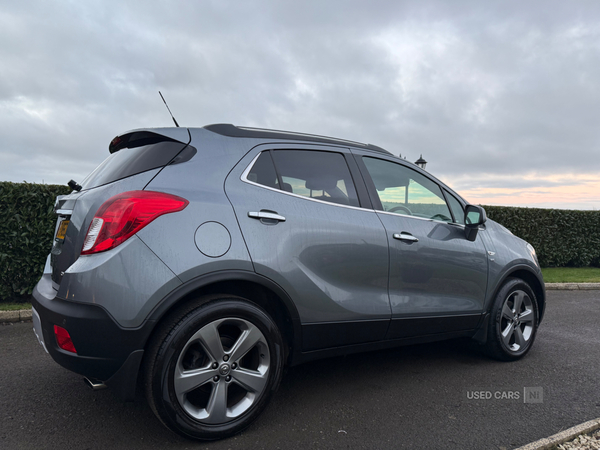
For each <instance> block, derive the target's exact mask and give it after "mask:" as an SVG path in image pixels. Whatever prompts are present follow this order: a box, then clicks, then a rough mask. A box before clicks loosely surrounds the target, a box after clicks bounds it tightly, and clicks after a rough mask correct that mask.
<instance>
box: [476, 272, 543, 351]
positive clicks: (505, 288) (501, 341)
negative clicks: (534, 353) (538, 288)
mask: <svg viewBox="0 0 600 450" xmlns="http://www.w3.org/2000/svg"><path fill="white" fill-rule="evenodd" d="M538 317H539V316H538V305H537V300H536V298H535V294H534V293H533V290H532V289H531V287H530V286H529V285H528V284H527V283H526V282H525V281H523V280H521V279H518V278H509V279H508V280H506V281H505V283H504V284H503V285H502V287H501V288H500V290H499V291H498V294H497V295H496V299H495V300H494V304H493V306H492V310H491V314H490V323H489V327H488V339H487V343H486V346H485V350H486V352H487V353H488V355H490V356H491V357H493V358H495V359H498V360H501V361H514V360H517V359H519V358H522V357H523V356H525V354H526V353H527V352H528V351H529V350H530V349H531V346H532V345H533V341H534V340H535V335H536V332H537V327H538Z"/></svg>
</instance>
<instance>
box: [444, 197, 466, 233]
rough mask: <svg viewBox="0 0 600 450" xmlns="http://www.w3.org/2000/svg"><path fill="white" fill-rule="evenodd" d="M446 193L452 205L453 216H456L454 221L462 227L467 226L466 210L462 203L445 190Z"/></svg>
mask: <svg viewBox="0 0 600 450" xmlns="http://www.w3.org/2000/svg"><path fill="white" fill-rule="evenodd" d="M444 192H445V193H446V198H447V199H448V203H449V204H450V209H451V210H452V214H453V215H454V221H455V222H456V223H460V224H462V225H464V224H465V210H464V209H463V207H462V205H461V204H460V202H459V201H458V200H457V199H456V197H454V195H452V194H451V193H450V192H448V191H446V190H444Z"/></svg>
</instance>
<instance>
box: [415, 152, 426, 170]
mask: <svg viewBox="0 0 600 450" xmlns="http://www.w3.org/2000/svg"><path fill="white" fill-rule="evenodd" d="M415 164H416V165H417V166H419V167H420V168H421V169H423V170H425V166H426V165H427V161H425V160H424V159H423V154H421V156H420V157H419V159H417V160H416V161H415Z"/></svg>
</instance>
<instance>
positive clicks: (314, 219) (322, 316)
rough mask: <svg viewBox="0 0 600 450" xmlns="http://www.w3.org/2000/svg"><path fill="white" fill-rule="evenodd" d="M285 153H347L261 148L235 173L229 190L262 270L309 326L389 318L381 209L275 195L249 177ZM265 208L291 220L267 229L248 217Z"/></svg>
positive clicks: (256, 264)
mask: <svg viewBox="0 0 600 450" xmlns="http://www.w3.org/2000/svg"><path fill="white" fill-rule="evenodd" d="M280 148H294V149H297V150H303V149H304V150H322V151H335V152H339V153H348V149H345V148H337V147H326V146H315V145H302V144H293V143H288V144H268V145H260V146H257V147H255V148H254V149H252V151H251V152H250V153H248V154H247V155H246V156H245V157H244V159H242V161H241V162H240V164H238V165H237V166H236V167H235V168H234V169H233V170H232V171H231V173H230V174H229V176H228V178H227V181H226V183H225V189H226V191H227V195H228V197H229V199H230V200H231V202H232V204H233V205H234V208H235V211H236V215H237V218H238V221H239V224H240V227H241V229H242V233H243V234H244V237H245V240H246V244H247V245H248V249H249V251H250V254H251V256H252V261H253V263H254V268H255V270H256V271H257V272H258V273H260V274H262V275H264V276H266V277H268V278H271V279H272V280H273V281H275V282H276V283H278V284H279V285H281V286H282V287H283V288H284V290H285V291H286V292H288V294H289V295H290V296H291V297H292V299H293V300H294V302H295V303H296V307H297V308H298V312H299V314H300V319H301V321H302V323H303V324H309V323H319V322H336V321H353V320H373V319H389V316H390V306H389V299H388V295H387V277H388V249H387V240H386V238H385V231H384V229H383V227H382V225H381V222H380V221H379V219H378V218H377V215H376V214H375V213H374V211H372V210H365V209H361V208H354V207H348V206H343V205H336V204H333V203H326V202H322V201H318V200H313V199H308V198H305V197H301V196H298V195H294V194H291V193H288V192H285V191H281V190H274V189H270V188H268V187H266V186H262V185H259V184H256V183H252V182H250V181H248V180H247V179H245V177H243V176H242V175H243V172H244V171H245V170H246V169H247V168H248V167H250V166H251V163H252V162H253V160H254V159H255V158H256V156H257V155H258V154H259V153H260V152H261V151H263V150H267V149H280ZM262 210H265V211H270V212H272V213H276V214H280V215H281V216H283V217H285V221H281V222H277V221H273V222H271V223H267V222H266V221H261V220H257V219H256V218H253V217H249V215H248V213H249V212H256V211H262ZM372 338H373V340H377V339H381V338H383V335H381V336H377V335H374V336H373V337H372Z"/></svg>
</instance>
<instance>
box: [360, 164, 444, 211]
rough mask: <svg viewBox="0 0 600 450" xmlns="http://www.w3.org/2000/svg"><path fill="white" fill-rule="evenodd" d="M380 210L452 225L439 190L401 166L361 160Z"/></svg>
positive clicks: (423, 178) (415, 172)
mask: <svg viewBox="0 0 600 450" xmlns="http://www.w3.org/2000/svg"><path fill="white" fill-rule="evenodd" d="M363 162H364V163H365V166H366V167H367V170H368V172H369V175H371V178H372V180H373V183H374V184H375V189H376V190H377V195H378V196H379V200H380V201H381V205H382V207H383V210H384V211H387V212H393V213H396V214H402V215H406V216H415V217H421V218H425V219H434V220H440V221H443V222H452V214H451V213H450V210H449V208H448V205H447V204H446V201H445V200H444V196H443V194H442V191H441V189H440V187H439V186H438V185H437V184H436V183H434V182H433V181H431V180H430V179H429V178H427V177H425V176H423V175H421V174H420V173H418V172H417V171H415V170H412V169H409V168H408V167H405V166H403V165H402V164H396V163H393V162H390V161H385V160H382V159H377V158H370V157H368V156H365V157H363Z"/></svg>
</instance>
